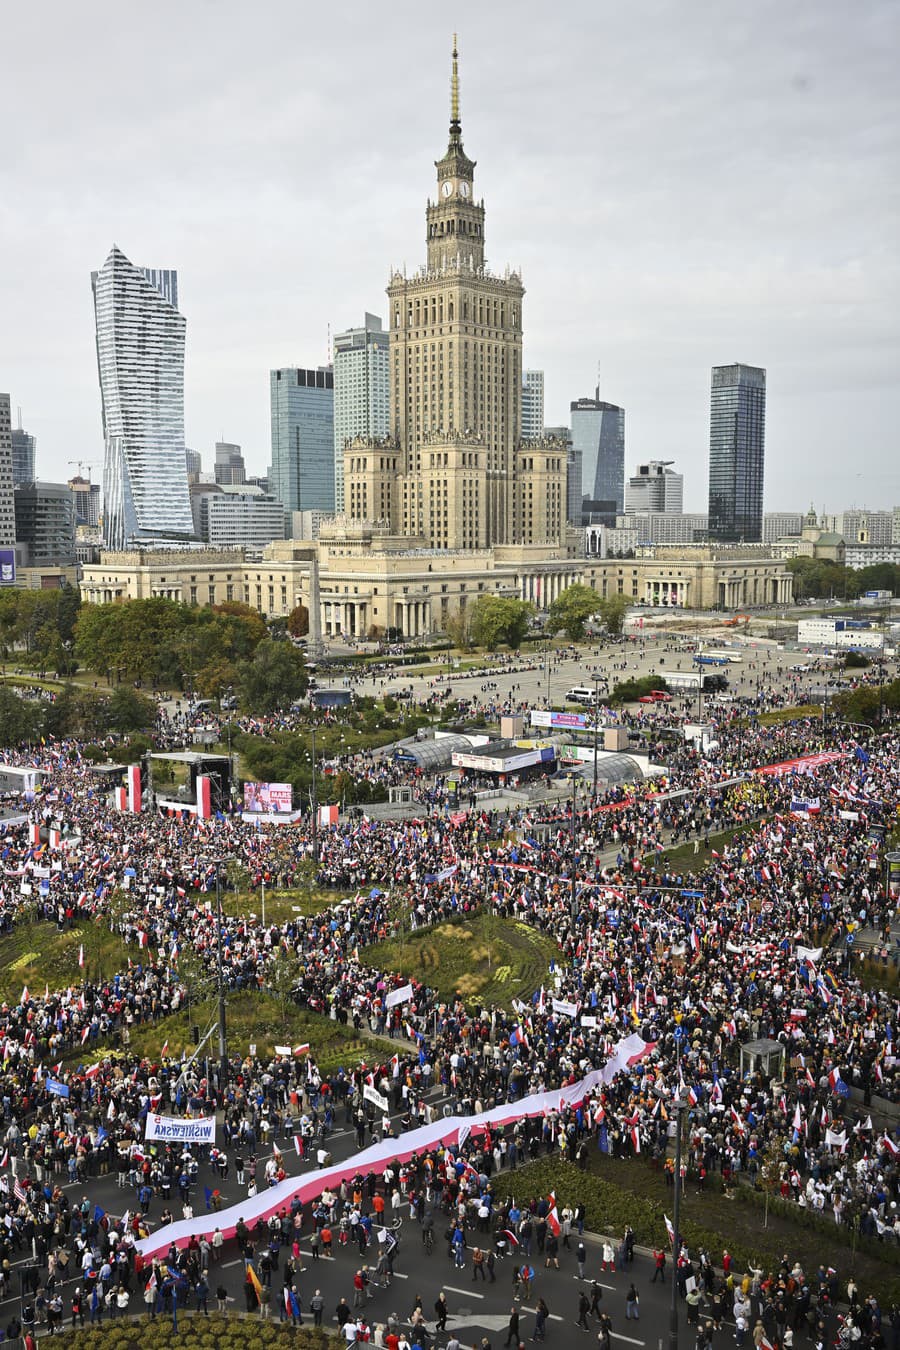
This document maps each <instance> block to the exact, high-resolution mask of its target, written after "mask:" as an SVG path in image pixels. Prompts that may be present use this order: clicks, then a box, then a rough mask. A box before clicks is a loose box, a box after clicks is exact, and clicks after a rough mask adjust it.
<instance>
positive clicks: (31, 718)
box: [0, 684, 41, 748]
mask: <svg viewBox="0 0 900 1350" xmlns="http://www.w3.org/2000/svg"><path fill="white" fill-rule="evenodd" d="M40 725H41V709H40V708H39V707H38V705H37V704H36V703H32V702H31V700H29V699H26V698H20V697H19V695H18V694H16V693H14V691H13V690H12V689H9V688H7V686H6V685H5V684H0V744H2V746H3V747H7V748H9V747H12V746H16V745H31V744H33V742H34V741H36V740H37V738H38V736H39V735H40Z"/></svg>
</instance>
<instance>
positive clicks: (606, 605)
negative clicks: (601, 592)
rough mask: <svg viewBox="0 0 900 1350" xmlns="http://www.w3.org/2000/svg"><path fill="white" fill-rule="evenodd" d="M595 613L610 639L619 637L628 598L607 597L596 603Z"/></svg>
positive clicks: (620, 596) (618, 596)
mask: <svg viewBox="0 0 900 1350" xmlns="http://www.w3.org/2000/svg"><path fill="white" fill-rule="evenodd" d="M596 608H597V613H598V614H599V616H600V618H601V620H602V622H603V626H604V628H605V629H606V631H607V633H609V635H610V637H621V635H622V629H623V628H624V627H625V615H626V614H627V613H628V597H627V596H625V595H607V596H603V597H601V599H600V600H598V601H597V602H596Z"/></svg>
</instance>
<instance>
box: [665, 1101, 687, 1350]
mask: <svg viewBox="0 0 900 1350" xmlns="http://www.w3.org/2000/svg"><path fill="white" fill-rule="evenodd" d="M672 1105H673V1107H674V1108H675V1208H674V1210H673V1212H672V1227H673V1228H674V1230H675V1233H674V1237H673V1239H672V1303H671V1307H670V1309H669V1350H678V1278H677V1271H678V1252H679V1250H680V1237H679V1233H678V1221H679V1219H680V1218H681V1117H682V1113H683V1112H684V1102H683V1101H682V1100H681V1098H680V1097H676V1098H675V1100H674V1102H673V1103H672Z"/></svg>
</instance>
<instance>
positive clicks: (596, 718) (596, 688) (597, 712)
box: [592, 675, 603, 805]
mask: <svg viewBox="0 0 900 1350" xmlns="http://www.w3.org/2000/svg"><path fill="white" fill-rule="evenodd" d="M602 678H603V677H602V676H601V675H595V676H594V788H593V794H592V795H593V798H594V804H595V805H596V802H597V732H598V730H599V721H600V681H601V679H602Z"/></svg>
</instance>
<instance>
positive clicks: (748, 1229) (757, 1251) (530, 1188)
mask: <svg viewBox="0 0 900 1350" xmlns="http://www.w3.org/2000/svg"><path fill="white" fill-rule="evenodd" d="M507 1175H508V1174H505V1175H504V1183H506V1176H507ZM508 1185H509V1189H510V1190H511V1191H513V1192H514V1193H515V1195H516V1197H517V1198H518V1199H519V1200H520V1201H526V1202H527V1200H529V1199H530V1198H531V1197H532V1196H534V1195H546V1194H547V1193H548V1192H549V1191H550V1190H555V1192H556V1198H557V1202H558V1203H559V1204H560V1205H563V1204H573V1203H574V1202H575V1201H576V1200H581V1201H582V1202H583V1203H584V1204H585V1205H586V1207H587V1226H588V1228H590V1229H593V1230H594V1231H599V1232H601V1233H604V1234H606V1233H609V1234H611V1235H612V1236H613V1237H615V1238H618V1237H620V1236H621V1233H622V1230H623V1228H624V1226H625V1224H626V1223H630V1224H631V1225H632V1227H633V1228H634V1231H635V1235H636V1238H637V1242H638V1244H639V1245H640V1246H657V1245H659V1244H661V1243H662V1244H665V1241H666V1233H665V1227H664V1218H663V1216H664V1215H668V1216H669V1218H671V1217H672V1188H671V1187H670V1186H667V1185H666V1182H665V1178H664V1174H663V1173H662V1171H661V1170H660V1171H656V1170H654V1169H653V1168H652V1166H651V1165H650V1163H649V1161H643V1160H639V1159H633V1158H632V1159H627V1160H616V1159H613V1158H610V1157H608V1156H605V1155H603V1154H601V1153H599V1151H596V1150H592V1151H591V1158H590V1164H589V1170H588V1171H587V1172H581V1171H579V1170H578V1168H576V1167H575V1166H573V1165H572V1164H571V1163H563V1162H561V1161H560V1160H559V1158H558V1157H556V1156H552V1157H548V1158H542V1159H540V1161H538V1162H536V1163H530V1164H528V1166H526V1167H523V1168H521V1169H520V1170H519V1171H518V1172H515V1173H513V1174H512V1175H510V1176H509V1182H508ZM764 1221H765V1209H764V1200H763V1197H762V1196H761V1195H758V1194H756V1195H754V1194H751V1192H750V1190H749V1187H746V1186H744V1185H741V1186H738V1187H737V1188H736V1190H735V1193H734V1198H733V1199H728V1198H726V1196H725V1194H724V1192H722V1191H721V1190H718V1189H715V1188H711V1189H709V1190H707V1191H705V1192H704V1193H703V1194H702V1195H698V1194H697V1191H696V1186H695V1184H694V1183H693V1180H692V1179H689V1180H688V1182H687V1185H686V1187H685V1190H684V1192H683V1193H682V1207H681V1220H680V1228H681V1231H682V1233H683V1235H684V1238H685V1241H686V1242H687V1243H688V1246H689V1247H690V1248H691V1249H692V1254H693V1255H694V1256H695V1257H696V1254H697V1249H698V1247H699V1246H701V1245H702V1246H705V1247H706V1248H707V1250H708V1251H709V1254H710V1256H711V1258H712V1260H713V1263H714V1264H715V1265H721V1261H722V1252H723V1250H724V1249H725V1248H726V1247H727V1248H728V1250H729V1251H730V1252H731V1253H732V1256H733V1257H734V1260H735V1268H736V1269H737V1270H738V1271H740V1272H743V1271H745V1270H746V1269H747V1268H748V1267H749V1265H750V1264H751V1263H753V1264H759V1265H760V1266H762V1268H763V1269H764V1270H769V1269H774V1268H776V1267H777V1265H778V1262H779V1261H780V1260H781V1257H782V1255H783V1253H785V1252H788V1253H789V1254H790V1257H791V1260H792V1261H793V1260H799V1261H800V1263H801V1265H802V1266H803V1268H804V1270H806V1271H812V1272H815V1270H816V1269H817V1267H818V1266H819V1264H820V1263H821V1262H823V1261H825V1262H826V1263H827V1264H831V1265H833V1266H834V1267H835V1269H836V1270H837V1271H838V1274H839V1277H840V1279H841V1283H842V1285H843V1284H845V1283H846V1279H847V1275H848V1273H849V1271H850V1269H851V1268H852V1269H853V1271H854V1273H855V1275H856V1279H857V1281H858V1283H859V1285H860V1286H861V1288H862V1289H864V1290H865V1291H866V1293H874V1294H876V1295H877V1297H878V1300H879V1302H880V1304H881V1306H882V1307H890V1305H891V1304H892V1303H893V1302H894V1301H895V1300H896V1299H897V1297H898V1294H900V1252H898V1250H897V1248H896V1247H890V1246H886V1245H880V1244H873V1247H872V1249H871V1250H870V1249H869V1245H868V1244H865V1246H866V1249H865V1250H856V1251H854V1250H853V1248H852V1246H851V1241H852V1239H851V1235H850V1234H849V1233H848V1232H847V1230H846V1229H838V1228H837V1227H836V1226H835V1224H834V1223H833V1222H831V1220H830V1218H829V1217H827V1216H826V1218H825V1220H824V1221H821V1222H820V1221H818V1220H816V1219H813V1218H811V1217H810V1216H809V1215H807V1214H806V1212H805V1211H802V1210H800V1209H798V1208H796V1207H793V1208H787V1207H784V1208H782V1206H779V1207H778V1212H775V1209H774V1207H773V1208H770V1211H769V1215H768V1223H767V1224H766V1226H765V1227H764V1226H763V1225H764ZM648 1268H649V1262H645V1263H644V1269H645V1270H646V1269H648Z"/></svg>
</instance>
